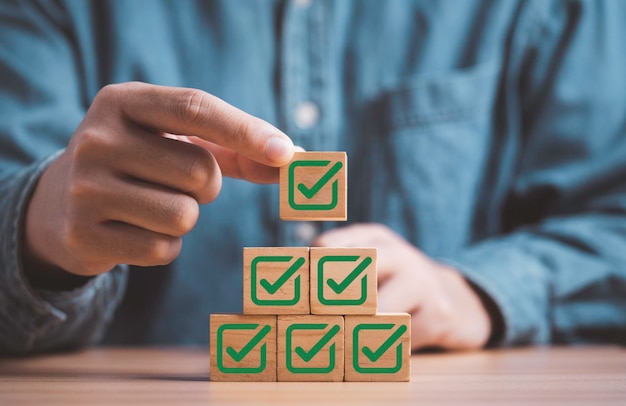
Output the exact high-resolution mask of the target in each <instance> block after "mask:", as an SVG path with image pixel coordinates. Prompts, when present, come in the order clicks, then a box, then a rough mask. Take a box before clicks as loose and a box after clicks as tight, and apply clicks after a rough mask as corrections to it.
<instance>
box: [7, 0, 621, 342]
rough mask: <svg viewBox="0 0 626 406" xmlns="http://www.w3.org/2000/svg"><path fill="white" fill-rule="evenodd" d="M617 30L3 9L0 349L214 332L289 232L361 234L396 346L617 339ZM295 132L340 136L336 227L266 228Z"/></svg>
mask: <svg viewBox="0 0 626 406" xmlns="http://www.w3.org/2000/svg"><path fill="white" fill-rule="evenodd" d="M625 21H626V6H625V4H624V3H623V2H620V1H618V0H615V1H608V0H607V1H596V0H588V1H584V0H571V1H555V2H551V1H546V0H536V1H513V0H511V1H498V2H490V1H483V0H466V1H456V0H451V1H430V0H423V1H422V0H416V1H411V2H409V1H393V2H387V1H375V0H371V1H365V0H364V1H358V2H357V1H354V2H349V1H337V2H333V1H330V0H308V1H304V0H300V1H254V2H253V1H250V2H242V1H229V0H222V1H217V0H216V1H210V2H209V1H194V0H185V1H152V2H136V1H124V0H119V1H115V0H111V1H105V2H86V1H82V0H59V1H46V0H40V1H24V0H13V1H9V0H3V1H1V2H0V89H1V90H0V213H1V214H2V215H1V217H0V351H1V352H2V353H14V354H19V353H30V352H37V351H46V350H54V349H62V348H71V347H76V346H80V345H85V344H89V343H96V342H100V341H101V339H104V342H107V343H115V344H195V343H205V342H206V340H207V339H208V337H207V326H206V323H207V316H208V314H209V313H212V312H238V311H241V299H242V298H241V284H242V272H241V262H242V247H244V246H292V245H298V246H302V245H305V246H306V245H320V246H375V247H377V248H378V252H379V278H380V280H379V285H380V289H379V295H380V296H379V310H380V311H407V312H410V313H411V314H412V321H413V335H412V338H413V343H412V345H413V348H422V347H430V346H436V347H442V348H451V349H453V348H479V347H481V346H484V345H503V346H507V345H516V344H534V343H548V342H559V343H560V342H566V343H576V342H622V343H624V342H626V73H625V68H626V45H625V44H626V42H625V41H624V39H625V38H626V27H625V24H624V22H625ZM130 81H139V82H144V83H128V82H130ZM112 83H117V85H115V86H109V87H105V86H106V85H108V84H112ZM156 85H161V86H156ZM183 88H187V89H183ZM190 89H200V90H190ZM270 123H271V124H270ZM279 129H280V130H279ZM173 134H175V135H173ZM285 134H287V135H288V136H289V137H287V136H286V135H285ZM294 145H298V146H302V147H303V148H304V149H306V150H311V151H315V150H318V151H324V150H342V151H347V152H348V156H349V158H350V172H349V199H348V202H349V208H348V213H349V222H348V223H349V225H347V226H346V225H345V224H343V223H337V224H335V223H307V222H283V221H279V219H278V202H277V200H278V191H277V187H276V185H267V183H275V182H276V180H277V169H276V167H278V166H281V165H284V164H285V163H286V162H287V161H288V160H289V159H290V157H291V155H292V153H293V151H294ZM222 175H224V177H223V178H222ZM241 179H243V180H241ZM246 180H247V181H246ZM220 189H221V193H220V194H219V197H217V195H218V192H219V191H220ZM207 203H210V204H207ZM181 247H182V248H181ZM171 261H173V262H171ZM170 262H171V263H170ZM166 264H169V265H166ZM136 266H141V267H146V266H149V267H150V268H148V269H132V268H135V267H136ZM129 268H131V269H130V270H129ZM103 337H104V338H103Z"/></svg>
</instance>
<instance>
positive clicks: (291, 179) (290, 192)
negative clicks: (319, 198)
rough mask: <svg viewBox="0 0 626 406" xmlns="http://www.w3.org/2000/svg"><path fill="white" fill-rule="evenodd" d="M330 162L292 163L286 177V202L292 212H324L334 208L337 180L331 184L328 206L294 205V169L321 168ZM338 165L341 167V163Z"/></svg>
mask: <svg viewBox="0 0 626 406" xmlns="http://www.w3.org/2000/svg"><path fill="white" fill-rule="evenodd" d="M330 162H331V161H329V160H298V161H293V162H292V163H291V164H290V165H289V175H288V187H287V189H288V192H287V195H288V202H289V206H290V207H291V208H292V209H293V210H298V211H302V210H316V211H325V210H333V209H334V208H335V207H336V206H337V203H338V202H339V194H338V191H339V180H335V181H334V182H333V184H332V186H331V187H332V194H331V201H330V203H328V204H299V203H296V200H295V189H296V188H295V172H296V168H298V167H300V166H304V167H321V166H328V165H329V164H330ZM338 163H339V164H340V168H341V167H342V166H343V164H342V163H341V161H339V162H338Z"/></svg>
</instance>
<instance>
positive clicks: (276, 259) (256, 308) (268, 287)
mask: <svg viewBox="0 0 626 406" xmlns="http://www.w3.org/2000/svg"><path fill="white" fill-rule="evenodd" d="M309 310H310V309H309V248H308V247H281V248H275V247H272V248H248V247H246V248H244V249H243V312H244V314H309Z"/></svg>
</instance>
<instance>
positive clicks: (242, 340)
mask: <svg viewBox="0 0 626 406" xmlns="http://www.w3.org/2000/svg"><path fill="white" fill-rule="evenodd" d="M209 324H210V327H209V330H210V337H211V346H210V351H211V352H210V356H211V370H210V374H209V377H210V379H211V380H212V381H276V331H277V330H276V316H243V315H235V314H212V315H211V316H210V321H209Z"/></svg>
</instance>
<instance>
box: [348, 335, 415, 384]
mask: <svg viewBox="0 0 626 406" xmlns="http://www.w3.org/2000/svg"><path fill="white" fill-rule="evenodd" d="M395 326H396V324H394V323H385V324H382V323H380V324H378V323H372V324H368V323H364V324H359V325H357V326H356V327H355V328H354V330H353V331H352V367H353V368H354V370H355V371H356V372H358V373H360V374H395V373H397V372H398V371H400V370H401V369H402V345H403V343H402V342H401V341H400V343H399V344H398V346H397V347H396V365H394V366H393V367H384V368H381V367H362V366H360V365H359V356H360V353H361V352H362V350H361V351H359V333H360V332H361V331H363V330H391V329H392V328H394V327H395ZM406 331H407V327H406V325H404V324H402V325H400V327H398V329H397V330H396V331H395V332H393V333H392V335H391V337H393V336H394V335H398V337H397V339H396V340H394V342H393V343H391V344H389V347H391V346H392V345H393V344H394V343H395V342H397V341H398V340H399V339H400V338H401V337H402V335H403V334H404V333H405V332H406ZM391 337H390V338H391ZM384 345H385V343H384V344H383V346H384ZM365 348H368V347H364V349H365ZM368 350H369V348H368ZM369 351H370V352H371V350H369ZM363 354H364V355H365V356H367V355H366V354H365V352H364V351H363ZM368 358H369V356H368ZM379 358H380V355H379V356H378V358H377V359H376V361H377V360H378V359H379ZM370 360H371V359H370ZM374 362H375V361H374Z"/></svg>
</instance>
